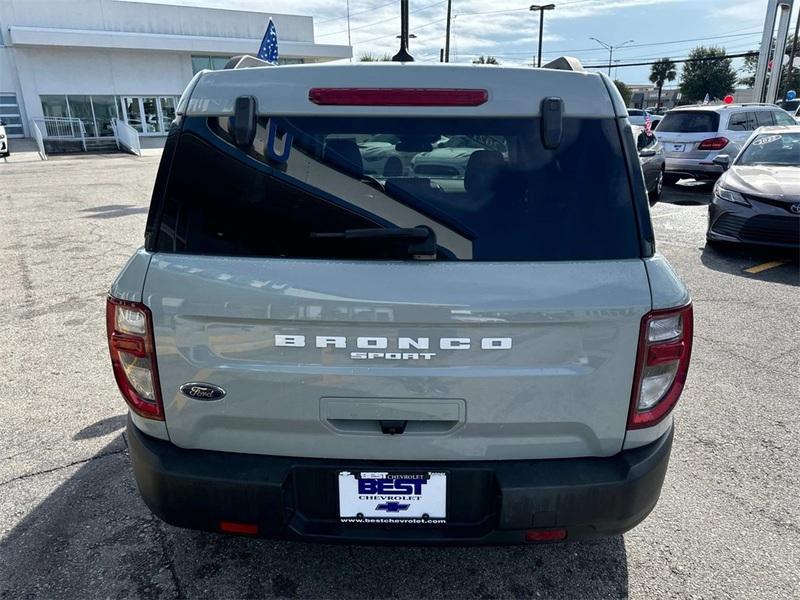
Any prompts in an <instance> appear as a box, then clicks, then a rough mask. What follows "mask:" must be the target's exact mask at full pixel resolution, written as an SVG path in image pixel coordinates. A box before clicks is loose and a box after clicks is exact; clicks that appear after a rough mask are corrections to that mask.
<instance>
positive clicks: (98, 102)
mask: <svg viewBox="0 0 800 600" xmlns="http://www.w3.org/2000/svg"><path fill="white" fill-rule="evenodd" d="M92 107H93V108H94V122H95V128H96V130H97V135H99V136H113V135H114V130H113V129H112V127H111V120H112V119H118V118H119V108H117V99H116V98H115V97H114V96H92Z"/></svg>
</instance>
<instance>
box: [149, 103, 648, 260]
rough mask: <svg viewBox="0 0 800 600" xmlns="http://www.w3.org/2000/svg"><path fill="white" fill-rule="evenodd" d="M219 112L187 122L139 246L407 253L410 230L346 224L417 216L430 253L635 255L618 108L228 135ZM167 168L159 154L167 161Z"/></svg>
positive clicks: (323, 124) (351, 122)
mask: <svg viewBox="0 0 800 600" xmlns="http://www.w3.org/2000/svg"><path fill="white" fill-rule="evenodd" d="M229 131H230V123H229V119H228V118H227V117H223V118H212V119H206V118H200V117H191V118H187V119H185V120H184V122H183V129H182V131H181V133H180V136H179V138H178V140H177V142H176V148H175V154H174V158H173V161H172V164H171V167H170V170H169V177H168V182H167V184H166V188H165V189H164V190H162V192H159V190H157V191H156V195H155V196H154V198H157V200H154V205H153V208H152V209H151V217H150V221H149V222H148V231H149V234H148V249H151V250H157V251H162V252H178V253H192V254H218V255H233V256H258V257H290V258H310V259H366V260H369V259H382V260H387V259H391V260H404V259H410V258H412V257H413V256H414V252H413V251H412V250H411V248H410V245H411V244H413V243H414V242H413V241H412V240H409V239H404V238H402V237H400V238H397V237H391V236H388V235H386V236H378V237H374V236H371V235H370V236H366V237H365V236H363V235H358V234H350V233H347V232H358V231H359V230H370V229H373V230H374V229H398V228H404V229H406V230H407V229H408V228H413V227H417V226H424V227H427V228H430V230H432V231H433V232H434V234H435V236H436V244H437V246H436V247H437V250H436V255H435V258H437V259H439V260H477V261H534V260H589V259H619V258H633V257H638V256H640V254H641V250H640V245H639V235H638V229H637V226H636V220H635V214H634V209H633V200H632V194H631V186H630V182H629V179H628V173H627V170H626V158H625V155H624V153H623V148H622V147H621V143H620V132H619V129H618V126H617V122H616V121H615V120H614V119H576V118H566V119H564V122H563V134H562V141H561V143H560V145H559V147H558V148H556V149H554V150H549V149H545V148H544V146H543V144H542V141H541V132H540V124H539V120H538V119H533V118H527V119H487V118H410V117H403V118H383V117H380V118H378V117H359V118H350V117H336V118H332V117H303V118H295V117H292V118H282V117H272V118H268V117H259V121H258V129H257V133H256V137H255V141H254V142H253V145H252V146H251V147H248V148H243V149H242V148H237V147H236V146H235V145H234V144H233V142H232V137H231V134H230V133H229ZM162 168H163V167H162Z"/></svg>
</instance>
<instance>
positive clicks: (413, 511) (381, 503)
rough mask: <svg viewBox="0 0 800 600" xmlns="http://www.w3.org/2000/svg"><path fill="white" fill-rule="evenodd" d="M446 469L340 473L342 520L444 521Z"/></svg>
mask: <svg viewBox="0 0 800 600" xmlns="http://www.w3.org/2000/svg"><path fill="white" fill-rule="evenodd" d="M446 501H447V475H446V474H445V473H401V472H394V473H388V472H383V471H380V472H373V471H370V472H366V471H364V472H351V471H341V472H340V473H339V517H340V519H341V521H342V523H395V522H396V523H422V524H424V523H444V522H445V519H446V508H447V502H446Z"/></svg>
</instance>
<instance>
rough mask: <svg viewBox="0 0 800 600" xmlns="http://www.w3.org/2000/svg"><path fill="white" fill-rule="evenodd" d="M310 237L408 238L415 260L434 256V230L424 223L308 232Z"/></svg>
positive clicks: (340, 238)
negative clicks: (409, 225) (412, 225)
mask: <svg viewBox="0 0 800 600" xmlns="http://www.w3.org/2000/svg"><path fill="white" fill-rule="evenodd" d="M310 236H311V238H312V239H318V240H319V239H338V240H342V239H344V240H408V242H409V245H408V253H409V254H410V255H411V256H412V257H413V258H415V259H417V260H434V259H435V258H436V232H435V231H433V229H431V228H430V227H427V226H426V225H417V226H416V227H372V228H364V229H345V230H344V231H336V232H330V233H328V232H316V231H312V232H311V233H310Z"/></svg>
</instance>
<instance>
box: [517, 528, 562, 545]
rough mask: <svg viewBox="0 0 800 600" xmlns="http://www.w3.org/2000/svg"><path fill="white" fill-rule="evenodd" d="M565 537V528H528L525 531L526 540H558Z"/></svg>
mask: <svg viewBox="0 0 800 600" xmlns="http://www.w3.org/2000/svg"><path fill="white" fill-rule="evenodd" d="M565 539H567V530H566V529H563V528H558V529H529V530H528V531H526V532H525V541H526V542H558V541H561V540H565Z"/></svg>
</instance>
